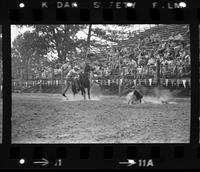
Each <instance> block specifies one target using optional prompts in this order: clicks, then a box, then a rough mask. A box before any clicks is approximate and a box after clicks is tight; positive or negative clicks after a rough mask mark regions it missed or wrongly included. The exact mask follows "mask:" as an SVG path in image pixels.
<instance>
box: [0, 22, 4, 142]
mask: <svg viewBox="0 0 200 172" xmlns="http://www.w3.org/2000/svg"><path fill="white" fill-rule="evenodd" d="M2 90H3V55H2V26H1V25H0V143H2V132H3V131H2V129H3V125H2V123H3V103H2V102H3V100H2V98H3V94H2Z"/></svg>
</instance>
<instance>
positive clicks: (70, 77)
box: [62, 65, 80, 97]
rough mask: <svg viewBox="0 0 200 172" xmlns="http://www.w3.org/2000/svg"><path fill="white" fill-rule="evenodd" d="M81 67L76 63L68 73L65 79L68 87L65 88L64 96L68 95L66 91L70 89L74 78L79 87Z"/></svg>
mask: <svg viewBox="0 0 200 172" xmlns="http://www.w3.org/2000/svg"><path fill="white" fill-rule="evenodd" d="M79 72H80V68H79V67H78V66H77V65H75V66H74V67H73V68H72V69H71V70H69V72H68V73H67V75H66V77H65V79H66V81H67V84H66V87H65V88H64V89H63V92H62V96H64V97H66V95H65V93H66V92H67V90H68V89H69V87H70V85H71V82H72V81H73V80H74V82H75V85H76V86H77V88H78V78H79Z"/></svg>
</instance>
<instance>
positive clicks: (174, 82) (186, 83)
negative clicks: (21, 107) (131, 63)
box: [12, 78, 191, 91]
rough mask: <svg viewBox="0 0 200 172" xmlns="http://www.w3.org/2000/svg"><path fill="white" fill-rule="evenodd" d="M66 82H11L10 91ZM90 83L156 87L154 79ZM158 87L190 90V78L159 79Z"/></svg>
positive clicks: (54, 85)
mask: <svg viewBox="0 0 200 172" xmlns="http://www.w3.org/2000/svg"><path fill="white" fill-rule="evenodd" d="M66 83H67V81H66V80H64V81H62V80H61V79H55V80H49V79H34V80H29V81H23V80H13V81H12V90H13V91H15V90H23V89H27V88H30V87H35V86H41V87H42V88H48V87H58V86H63V85H66ZM92 83H97V84H99V85H102V86H112V85H113V84H114V85H118V86H123V85H131V86H140V85H143V86H150V87H151V86H154V85H157V80H156V79H155V78H149V79H126V78H121V79H119V78H117V79H107V78H94V79H93V80H92ZM160 85H161V86H164V87H174V88H190V87H191V80H190V78H185V79H160Z"/></svg>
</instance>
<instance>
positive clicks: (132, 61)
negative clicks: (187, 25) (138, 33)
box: [96, 32, 191, 79]
mask: <svg viewBox="0 0 200 172" xmlns="http://www.w3.org/2000/svg"><path fill="white" fill-rule="evenodd" d="M190 64H191V58H190V44H189V42H188V40H185V39H184V37H183V35H182V34H181V33H178V32H173V33H171V35H170V36H169V37H168V38H167V39H163V38H162V35H160V34H158V33H153V34H152V35H150V36H148V37H145V38H142V39H139V40H138V42H137V43H135V45H134V46H131V47H123V48H121V50H118V49H115V50H112V52H111V55H110V59H109V62H108V63H107V64H105V65H104V66H103V65H96V71H98V74H100V75H102V76H104V77H106V76H110V75H114V74H119V69H121V70H120V71H121V75H124V76H131V77H132V78H135V79H144V78H149V77H152V78H154V77H157V76H158V74H159V76H160V77H161V78H183V77H188V76H190Z"/></svg>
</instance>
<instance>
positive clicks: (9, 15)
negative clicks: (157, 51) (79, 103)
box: [0, 0, 200, 169]
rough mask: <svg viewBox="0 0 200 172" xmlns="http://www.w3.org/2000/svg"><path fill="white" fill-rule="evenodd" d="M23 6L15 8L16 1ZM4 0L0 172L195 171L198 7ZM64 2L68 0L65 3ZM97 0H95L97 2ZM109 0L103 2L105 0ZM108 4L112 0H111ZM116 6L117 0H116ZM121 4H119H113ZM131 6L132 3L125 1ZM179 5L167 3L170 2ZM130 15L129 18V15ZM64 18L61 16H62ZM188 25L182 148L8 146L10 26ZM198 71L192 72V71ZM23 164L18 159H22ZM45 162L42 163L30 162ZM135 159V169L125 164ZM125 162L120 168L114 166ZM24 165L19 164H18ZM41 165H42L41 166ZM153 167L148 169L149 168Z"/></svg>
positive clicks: (0, 15)
mask: <svg viewBox="0 0 200 172" xmlns="http://www.w3.org/2000/svg"><path fill="white" fill-rule="evenodd" d="M21 2H22V3H24V4H26V7H24V8H20V7H19V4H20V3H21ZM47 2H48V3H49V4H51V5H49V7H48V8H41V1H35V0H34V1H25V0H22V1H20V0H16V1H14V0H7V1H3V2H0V3H1V4H0V7H1V10H0V21H1V22H0V23H1V24H2V34H3V78H4V82H3V142H2V144H0V168H5V169H7V168H62V169H64V168H66V169H74V168H75V169H82V168H93V169H106V168H108V169H121V168H125V169H126V168H128V169H131V168H133V169H135V168H147V169H152V168H155V169H159V168H160V169H161V168H167V169H172V168H178V169H184V168H188V169H191V168H192V169H198V168H200V165H199V161H200V146H199V82H197V80H199V37H198V36H197V35H199V24H200V3H199V2H198V1H194V0H193V1H190V2H189V1H184V2H186V3H187V7H186V8H182V9H179V8H178V9H168V7H167V5H166V8H154V9H152V4H153V3H154V2H158V3H162V4H167V3H168V1H162V2H161V0H160V1H158V0H157V1H144V0H140V1H134V2H136V3H137V6H136V8H135V9H132V8H130V9H129V8H116V7H112V8H110V7H109V8H108V6H107V4H105V6H104V7H102V8H97V9H96V8H94V6H93V2H95V1H89V0H88V1H84V3H83V2H82V1H81V0H77V1H76V2H77V3H78V4H80V6H79V8H69V9H58V8H56V7H55V4H54V3H51V2H50V1H47ZM68 2H69V1H68ZM98 2H101V1H98ZM107 2H109V1H107ZM112 2H115V1H114V0H113V1H112ZM116 2H117V1H116ZM118 2H122V1H118ZM130 2H132V1H130ZM177 2H178V3H179V2H181V1H170V3H172V4H173V3H177ZM132 14H134V15H132ZM63 16H64V17H63ZM63 23H64V24H90V23H92V24H189V26H190V43H191V57H192V61H191V63H192V71H191V72H192V75H191V81H192V84H191V93H192V94H191V125H190V129H191V130H190V143H188V144H12V143H11V127H12V126H11V114H12V104H11V102H12V99H11V45H10V44H11V43H10V38H11V35H10V33H11V32H10V31H11V28H10V25H11V24H63ZM197 71H198V72H197ZM23 160H24V161H23ZM34 160H42V161H43V163H44V164H45V162H46V161H47V162H48V164H47V165H44V166H43V165H42V164H34ZM127 160H137V161H138V163H139V162H140V165H137V166H134V165H130V166H128V165H129V164H131V163H133V161H127ZM122 161H127V162H128V163H129V164H127V165H126V164H124V165H121V164H119V162H122ZM23 162H25V163H23ZM47 162H46V163H47ZM152 164H153V165H152Z"/></svg>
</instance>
